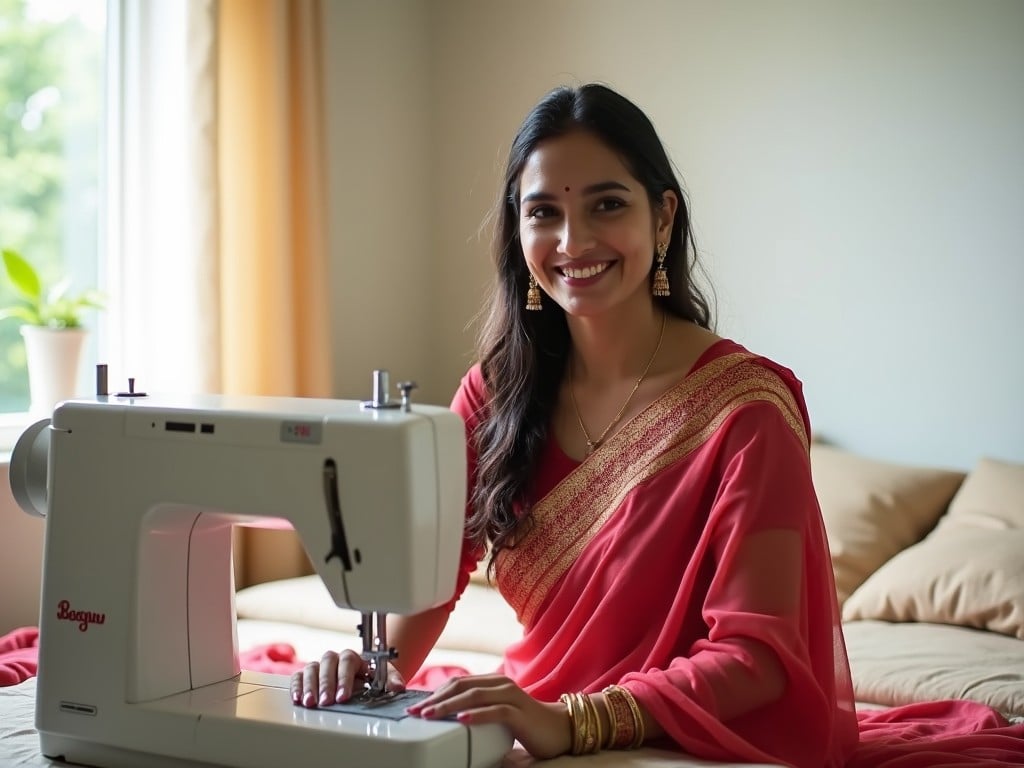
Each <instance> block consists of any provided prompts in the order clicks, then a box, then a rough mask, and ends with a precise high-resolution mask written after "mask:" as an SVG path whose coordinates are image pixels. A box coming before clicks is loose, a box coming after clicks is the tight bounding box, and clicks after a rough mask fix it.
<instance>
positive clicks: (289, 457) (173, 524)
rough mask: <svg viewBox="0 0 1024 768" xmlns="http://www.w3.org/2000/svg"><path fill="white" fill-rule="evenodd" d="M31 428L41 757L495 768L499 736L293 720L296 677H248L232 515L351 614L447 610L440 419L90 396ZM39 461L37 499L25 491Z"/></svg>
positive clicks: (16, 469)
mask: <svg viewBox="0 0 1024 768" xmlns="http://www.w3.org/2000/svg"><path fill="white" fill-rule="evenodd" d="M31 430H32V428H30V431H31ZM35 430H36V434H34V435H31V434H29V432H26V434H25V436H23V438H22V441H21V442H19V446H18V448H17V449H16V451H15V456H14V458H13V459H12V487H13V486H16V485H17V484H18V483H23V485H24V486H26V487H23V488H21V489H20V495H19V489H18V488H15V490H16V496H18V497H19V499H18V500H19V502H20V503H21V504H22V506H23V507H26V509H28V508H29V507H33V508H35V509H36V510H37V511H39V512H45V514H46V516H47V524H46V543H45V556H44V557H45V559H44V571H43V594H42V606H41V621H40V626H41V634H40V650H39V680H38V700H37V705H36V727H37V728H38V730H39V732H40V741H41V747H42V752H43V754H45V755H47V756H51V757H57V756H63V757H64V758H65V759H67V760H69V761H72V762H78V763H84V764H87V765H101V766H129V765H130V766H133V767H136V768H137V767H140V766H172V765H181V764H185V763H186V762H187V764H188V765H191V766H195V765H196V764H199V765H220V766H266V767H267V768H279V766H282V765H292V764H299V763H301V764H304V765H310V766H321V765H322V766H327V765H331V766H337V765H353V766H365V767H372V766H393V765H394V766H398V765H401V766H424V767H427V766H438V767H439V768H440V767H443V768H448V767H449V766H470V767H473V766H481V767H484V766H491V765H495V764H497V763H498V762H500V759H501V756H502V755H503V754H504V753H505V752H506V751H507V750H508V749H509V748H510V747H511V739H510V737H509V736H508V734H507V731H506V730H505V729H504V728H500V727H497V726H486V727H480V726H474V727H472V728H467V727H466V726H463V725H461V724H459V723H456V722H452V721H445V722H431V721H425V720H422V719H419V718H412V717H405V718H402V719H387V718H384V717H376V716H370V715H363V714H352V713H349V712H338V711H334V710H330V709H326V710H307V709H303V708H301V707H296V706H294V705H293V704H292V702H291V698H290V694H289V690H288V678H286V677H284V676H275V675H263V674H254V673H240V670H239V666H238V641H237V635H236V631H235V610H234V579H233V571H232V560H231V532H232V526H233V525H234V524H236V523H246V522H252V521H258V520H259V519H261V518H281V519H284V520H286V521H288V522H289V523H291V525H292V526H293V527H294V528H295V530H296V532H297V533H298V535H299V537H300V539H301V540H302V543H303V545H304V546H305V548H306V550H307V552H308V554H309V556H310V559H311V561H312V562H313V564H314V566H315V567H316V569H317V572H318V573H319V576H320V578H321V579H323V581H324V583H325V585H326V586H327V588H328V590H329V591H330V593H331V595H332V596H333V597H334V599H335V601H336V602H337V603H338V605H339V606H342V607H349V608H353V609H355V610H360V611H363V612H370V611H373V612H385V611H386V612H389V613H402V614H408V613H416V612H419V611H422V610H425V609H427V608H430V607H432V606H435V605H438V604H441V603H443V602H445V601H447V600H448V599H450V597H451V595H452V594H453V592H454V588H455V575H456V568H457V563H458V560H459V549H460V546H461V539H462V526H463V515H464V510H465V475H466V465H465V437H464V426H463V424H462V421H461V419H460V418H459V417H458V416H457V415H455V414H453V413H452V412H450V411H449V410H448V409H445V408H440V407H436V406H424V405H416V406H413V407H412V408H411V409H409V410H402V409H392V408H389V409H381V410H373V409H366V408H364V407H362V405H361V404H360V403H359V402H358V401H338V400H314V399H298V398H294V399H293V398H229V397H220V396H206V397H193V398H188V399H168V398H158V397H117V396H98V397H97V398H95V399H83V400H73V401H68V402H65V403H63V404H61V405H60V406H58V408H57V409H56V410H55V412H54V415H53V418H52V422H51V424H50V425H49V426H48V427H46V426H45V425H37V426H36V427H35ZM47 435H48V447H47V445H46V442H47V441H46V439H45V438H46V437H47ZM23 443H28V444H27V445H23ZM19 454H20V455H19ZM44 460H46V461H47V466H46V472H47V473H46V498H45V499H40V498H39V496H40V492H39V491H38V489H36V490H35V491H32V489H31V487H30V486H31V485H32V482H31V481H32V478H33V477H35V479H36V481H37V485H38V473H39V471H40V470H39V467H38V464H39V463H40V462H42V461H44ZM33 462H34V464H35V465H36V466H35V467H34V468H33V467H32V464H33ZM332 477H334V479H333V480H332V479H331V478H332ZM26 488H27V489H26ZM332 495H333V496H334V497H335V499H336V501H335V502H333V503H334V505H335V506H337V507H338V508H339V510H340V522H341V523H342V526H343V534H344V535H343V539H344V540H343V542H342V546H341V547H340V550H343V551H339V547H338V546H337V545H338V542H339V539H338V537H337V533H338V531H337V530H336V529H335V530H332V520H331V517H330V515H329V513H328V509H329V507H331V505H332V501H331V497H332ZM332 548H333V549H334V551H335V552H334V554H335V556H333V557H331V558H330V559H329V560H327V559H326V558H327V556H328V554H329V553H330V552H331V551H332ZM345 563H347V565H345ZM346 567H347V568H348V570H346Z"/></svg>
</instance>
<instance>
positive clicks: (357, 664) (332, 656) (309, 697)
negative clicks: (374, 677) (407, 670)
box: [291, 650, 405, 709]
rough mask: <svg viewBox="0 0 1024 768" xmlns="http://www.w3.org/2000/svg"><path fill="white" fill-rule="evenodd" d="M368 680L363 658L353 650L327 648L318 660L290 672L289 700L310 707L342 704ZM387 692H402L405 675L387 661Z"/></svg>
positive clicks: (359, 690) (366, 666) (361, 688)
mask: <svg viewBox="0 0 1024 768" xmlns="http://www.w3.org/2000/svg"><path fill="white" fill-rule="evenodd" d="M368 679H369V667H368V665H367V663H366V661H365V660H364V659H363V658H362V657H361V656H360V655H359V654H358V653H356V652H355V651H353V650H344V651H341V653H338V652H337V651H327V652H326V653H324V655H323V657H322V658H321V659H320V661H311V662H309V663H308V664H307V665H306V666H305V667H304V668H302V669H301V670H299V671H298V672H293V673H292V680H291V694H292V703H293V704H300V705H302V706H303V707H308V708H309V709H315V708H316V707H318V706H320V707H326V706H329V705H331V704H341V703H342V702H344V701H348V699H350V698H351V697H352V696H353V695H354V694H358V693H360V692H362V690H363V687H364V686H365V684H366V681H367V680H368ZM386 687H387V690H389V691H396V692H397V691H404V690H405V678H403V677H402V675H401V673H400V672H399V671H398V670H397V669H395V668H394V666H392V665H391V664H388V680H387V684H386Z"/></svg>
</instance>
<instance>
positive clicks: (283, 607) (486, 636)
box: [235, 575, 523, 656]
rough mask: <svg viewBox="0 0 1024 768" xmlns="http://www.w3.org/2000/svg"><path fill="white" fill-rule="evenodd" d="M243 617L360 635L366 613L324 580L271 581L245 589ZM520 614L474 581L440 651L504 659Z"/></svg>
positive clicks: (240, 606)
mask: <svg viewBox="0 0 1024 768" xmlns="http://www.w3.org/2000/svg"><path fill="white" fill-rule="evenodd" d="M235 610H236V612H237V614H238V618H239V619H260V620H262V621H278V622H289V623H292V624H300V625H303V626H307V627H318V628H320V629H329V630H333V631H335V632H341V633H344V634H348V635H356V634H358V630H357V629H356V625H358V624H359V621H360V615H359V613H358V612H356V611H352V610H348V609H346V608H339V607H338V606H337V605H335V604H334V600H332V599H331V595H330V593H329V592H328V591H327V587H325V586H324V583H323V581H321V580H320V577H319V576H316V575H312V576H300V577H298V578H294V579H282V580H280V581H270V582H266V583H265V584H257V585H256V586H253V587H246V588H245V589H241V590H239V591H238V593H237V594H236V595H235ZM522 634H523V630H522V626H521V625H520V624H519V622H518V621H517V620H516V616H515V612H514V611H513V610H512V609H511V608H510V607H509V606H508V603H506V602H505V600H504V599H503V598H502V596H501V593H499V592H498V590H497V589H494V588H493V587H485V586H482V585H480V584H474V583H470V584H469V585H468V586H467V587H466V591H465V592H463V594H462V597H461V598H459V601H458V602H457V603H456V604H455V610H453V611H452V614H451V616H450V617H449V618H448V624H447V626H446V627H445V629H444V632H443V633H442V634H441V637H440V638H439V639H438V641H437V647H438V648H441V649H445V650H454V651H473V652H477V653H488V654H494V655H496V656H500V655H502V654H503V653H504V652H505V648H506V647H507V646H508V645H509V643H511V642H512V641H514V640H517V639H519V638H520V637H522Z"/></svg>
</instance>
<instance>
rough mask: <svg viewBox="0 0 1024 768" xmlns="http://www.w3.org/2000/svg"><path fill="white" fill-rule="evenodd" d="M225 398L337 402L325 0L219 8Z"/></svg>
mask: <svg viewBox="0 0 1024 768" xmlns="http://www.w3.org/2000/svg"><path fill="white" fill-rule="evenodd" d="M218 14H219V15H218V23H217V29H218V32H217V59H218V82H217V112H218V122H217V144H218V155H219V162H218V176H219V188H220V199H219V206H220V211H219V222H220V259H221V263H220V267H221V269H220V296H221V307H220V313H221V314H220V324H221V375H222V390H223V391H224V392H225V393H229V394H249V395H280V396H300V397H329V396H330V395H331V361H330V343H329V341H330V339H329V331H330V323H329V315H328V295H327V291H328V279H327V273H328V269H327V217H326V187H327V184H326V152H325V143H324V125H325V118H324V114H323V109H324V107H323V105H324V99H323V93H322V83H323V76H322V69H321V66H322V40H321V28H322V9H321V4H320V2H319V0H220V4H219V12H218Z"/></svg>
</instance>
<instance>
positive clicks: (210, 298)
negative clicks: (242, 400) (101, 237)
mask: <svg viewBox="0 0 1024 768" xmlns="http://www.w3.org/2000/svg"><path fill="white" fill-rule="evenodd" d="M112 2H113V4H114V7H113V8H112V11H113V12H112V13H111V14H110V18H111V19H112V20H116V21H115V24H117V26H118V28H117V29H112V30H111V33H112V34H115V35H118V36H119V44H115V45H113V46H111V50H113V51H118V53H119V55H116V56H114V57H112V60H111V66H110V78H111V80H110V84H111V96H112V97H113V100H112V109H111V115H112V116H111V124H110V125H109V127H108V128H109V130H110V131H111V133H112V138H113V141H112V142H111V145H112V146H113V147H114V149H113V150H111V152H110V156H109V158H108V167H109V179H110V184H111V189H110V190H109V192H110V195H109V197H110V199H111V205H110V214H109V216H110V221H109V222H108V227H107V230H108V232H109V235H108V237H109V241H108V242H107V244H106V248H105V251H106V256H107V258H106V262H105V264H104V265H103V266H104V268H105V269H106V274H105V280H104V283H105V284H106V285H107V288H108V292H109V294H110V310H109V311H108V312H106V313H104V314H105V318H104V320H105V325H104V326H103V327H102V328H101V334H102V337H101V343H100V349H101V357H102V356H103V354H104V353H106V357H107V360H106V362H107V363H108V365H109V375H110V387H111V390H112V391H118V390H120V389H125V388H127V381H128V378H129V377H132V378H135V380H136V389H138V390H144V391H151V392H171V393H190V392H213V391H218V390H219V389H220V381H221V372H220V349H219V347H220V322H219V317H220V314H219V310H218V303H219V299H218V294H219V267H218V263H219V259H218V257H217V249H218V234H217V221H218V216H217V186H218V185H217V178H216V173H217V162H216V158H217V152H216V137H217V131H216V83H217V77H216V64H217V60H216V34H215V32H216V26H215V25H216V18H217V0H112Z"/></svg>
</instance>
